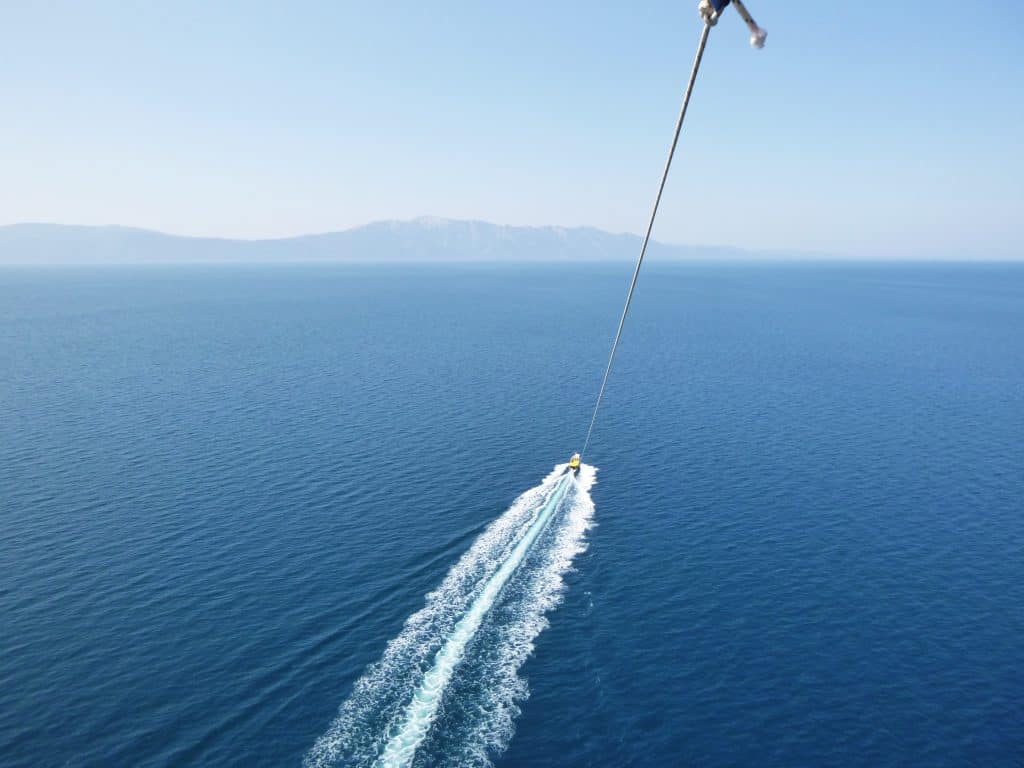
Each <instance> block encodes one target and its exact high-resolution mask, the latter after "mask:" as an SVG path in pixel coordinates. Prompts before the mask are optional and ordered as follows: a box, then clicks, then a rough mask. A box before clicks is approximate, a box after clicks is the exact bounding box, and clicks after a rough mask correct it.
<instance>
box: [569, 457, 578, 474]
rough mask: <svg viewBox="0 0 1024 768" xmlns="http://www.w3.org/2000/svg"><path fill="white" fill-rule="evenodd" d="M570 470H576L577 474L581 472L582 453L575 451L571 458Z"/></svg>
mask: <svg viewBox="0 0 1024 768" xmlns="http://www.w3.org/2000/svg"><path fill="white" fill-rule="evenodd" d="M569 471H570V472H575V473H576V474H577V475H578V474H579V473H580V455H579V454H578V453H574V454H573V455H572V458H571V459H569Z"/></svg>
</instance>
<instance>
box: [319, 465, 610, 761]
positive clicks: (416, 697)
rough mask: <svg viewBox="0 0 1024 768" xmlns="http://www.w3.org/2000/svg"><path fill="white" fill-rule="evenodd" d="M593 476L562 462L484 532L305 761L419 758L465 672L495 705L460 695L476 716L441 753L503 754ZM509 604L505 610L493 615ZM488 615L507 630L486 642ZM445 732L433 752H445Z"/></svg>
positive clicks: (584, 517)
mask: <svg viewBox="0 0 1024 768" xmlns="http://www.w3.org/2000/svg"><path fill="white" fill-rule="evenodd" d="M594 478H595V470H594V468H593V467H589V466H586V465H584V467H583V468H582V471H581V473H580V475H579V477H578V478H577V479H576V480H574V479H573V477H572V476H571V475H567V474H565V465H561V466H559V467H556V468H555V471H554V472H552V473H551V474H550V475H549V476H548V477H547V478H545V479H544V481H543V482H542V483H541V484H540V485H539V486H537V487H535V488H532V489H531V490H529V491H527V492H526V493H524V494H523V495H522V496H520V497H519V498H518V499H517V500H516V501H515V503H514V504H513V505H512V506H511V507H510V508H509V509H508V510H507V511H506V512H505V513H504V514H503V515H502V516H501V517H499V518H498V519H497V520H495V521H494V522H493V523H491V525H489V526H488V527H487V529H486V530H485V531H484V532H483V533H482V534H480V536H479V537H478V538H477V540H476V541H475V542H474V543H473V545H472V546H471V547H470V549H469V550H468V551H467V552H466V553H465V554H464V555H463V556H462V558H460V559H459V561H458V562H457V563H456V564H455V565H454V566H453V567H452V569H451V570H450V571H449V573H448V575H447V576H446V577H445V579H444V581H443V582H442V583H441V585H440V586H439V587H438V589H437V590H435V591H434V592H432V593H430V594H429V595H428V596H427V604H426V606H425V607H424V608H423V609H422V610H420V611H418V612H417V613H415V614H414V615H413V616H411V617H410V618H409V619H408V621H407V622H406V625H405V627H404V628H403V630H402V632H401V633H400V634H399V635H398V636H397V637H396V638H395V639H394V640H392V641H391V642H390V643H389V644H388V647H387V649H386V650H385V653H384V656H383V658H382V659H381V660H380V661H379V662H378V663H376V664H374V665H372V666H371V667H370V668H369V669H368V670H367V672H366V673H365V674H364V675H363V677H362V678H360V680H359V681H357V683H356V685H355V688H354V690H353V693H352V696H351V697H350V698H349V700H348V701H346V702H345V704H344V705H343V706H342V708H341V712H340V713H339V716H338V718H337V719H336V720H335V722H334V723H332V725H331V727H330V728H329V729H328V731H327V732H326V733H325V734H324V735H323V736H321V737H320V739H318V740H317V743H316V744H315V745H314V746H313V748H312V749H311V750H310V752H309V753H308V754H307V755H306V759H305V765H306V766H307V768H323V767H325V766H330V765H337V764H344V765H346V766H370V765H373V766H380V768H392V767H393V766H409V765H411V764H412V763H413V761H414V760H415V759H416V755H417V750H419V749H420V748H421V747H422V748H423V749H424V750H426V749H427V747H425V746H423V742H424V741H425V740H426V739H427V737H428V735H430V734H431V729H432V727H433V726H434V724H435V723H436V722H438V716H439V712H440V709H441V705H442V701H443V700H444V697H445V693H446V691H448V690H453V691H461V688H460V686H461V683H459V684H455V683H454V682H453V681H454V680H456V679H458V680H463V679H464V678H465V677H466V675H469V676H470V677H469V678H468V679H475V680H479V681H481V682H483V681H486V686H485V689H483V690H482V691H478V692H477V693H476V694H471V695H472V696H474V697H475V696H478V695H483V696H484V697H485V699H486V700H487V702H489V704H488V706H487V707H482V708H481V707H477V706H475V705H473V704H472V702H471V701H470V700H469V699H467V700H466V701H465V702H464V701H463V700H462V697H464V696H465V695H467V694H466V693H465V692H460V693H457V694H455V693H453V695H457V696H458V697H459V698H458V699H457V702H458V706H460V707H461V706H462V705H463V704H469V705H470V708H469V711H472V712H473V713H474V715H473V717H472V718H471V721H470V722H463V723H462V724H461V726H460V727H459V729H458V731H457V732H452V731H446V735H445V738H446V739H447V741H446V746H445V754H444V755H443V758H444V760H449V761H450V762H452V763H458V764H461V765H489V764H490V760H489V754H495V753H497V752H500V751H501V750H503V749H504V748H505V747H506V746H507V743H508V740H509V739H510V738H511V736H512V733H513V731H514V725H513V722H514V718H515V717H516V715H517V714H518V711H519V710H518V707H517V706H516V703H515V702H516V700H517V699H523V698H525V697H526V696H527V695H528V690H527V686H526V683H525V681H523V680H522V679H520V678H519V677H518V674H517V673H518V670H519V667H520V666H521V665H522V663H523V662H524V661H525V660H526V658H527V657H528V656H529V655H530V653H531V652H532V648H533V639H534V638H535V637H536V636H537V634H539V633H540V632H541V631H542V630H543V629H544V627H545V626H547V621H546V619H545V617H544V614H545V613H546V612H547V611H549V610H551V609H552V608H553V607H554V606H555V605H557V603H558V602H559V601H560V599H561V591H562V576H563V574H564V573H565V571H567V570H568V569H569V567H570V565H571V563H572V560H573V558H574V557H575V555H576V554H578V553H579V552H581V551H582V550H583V549H584V548H585V545H584V542H583V537H584V535H585V533H586V530H587V528H588V527H589V526H590V521H591V517H592V513H593V504H592V502H591V501H590V496H589V494H588V492H587V491H588V490H589V488H590V486H591V485H592V484H593V482H594ZM546 530H550V531H551V533H550V535H548V534H545V531H546ZM540 542H542V543H540ZM531 552H532V554H531ZM526 563H528V566H527V565H526ZM517 572H519V573H520V574H522V575H521V576H515V574H516V573H517ZM514 576H515V578H514V579H513V577H514ZM513 581H514V584H515V587H514V589H512V591H511V592H509V591H508V590H507V589H506V587H507V586H508V585H509V583H510V582H513ZM499 601H500V603H501V605H502V608H501V611H500V613H499V614H498V615H500V616H502V618H501V619H497V618H494V619H489V618H487V617H488V615H489V614H491V613H492V610H491V609H492V608H493V607H494V606H495V605H496V604H497V603H498V602H499ZM485 621H486V622H487V625H488V626H489V627H490V626H491V625H492V623H493V622H495V621H497V622H498V624H496V625H494V627H492V629H498V630H499V634H498V635H496V636H494V637H492V638H491V639H489V640H488V642H487V646H486V648H483V647H481V648H479V649H478V648H476V647H475V645H474V644H473V643H472V641H473V639H474V637H476V636H477V635H479V634H480V632H479V630H480V629H481V625H482V624H483V623H484V622H485ZM492 629H488V630H487V631H488V633H490V632H491V631H492ZM488 637H490V635H488ZM471 649H472V650H471ZM460 669H462V670H463V671H462V672H460V671H459V670H460ZM424 670H426V672H424ZM453 703H454V702H453ZM446 707H447V705H446ZM456 733H457V734H458V735H457V738H455V741H452V738H453V737H455V736H456ZM437 735H439V734H435V736H437ZM435 736H431V738H430V743H431V745H432V746H431V747H430V749H437V748H438V743H437V742H436V741H435ZM455 753H458V754H455ZM424 757H426V755H425V756H424ZM431 759H434V758H433V756H431ZM437 759H439V760H440V759H441V757H440V756H439V757H438V758H437Z"/></svg>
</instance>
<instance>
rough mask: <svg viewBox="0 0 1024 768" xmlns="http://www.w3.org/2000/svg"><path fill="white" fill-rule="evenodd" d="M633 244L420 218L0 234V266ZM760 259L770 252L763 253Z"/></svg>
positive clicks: (574, 257) (616, 237) (476, 255)
mask: <svg viewBox="0 0 1024 768" xmlns="http://www.w3.org/2000/svg"><path fill="white" fill-rule="evenodd" d="M639 247H640V238H639V237H637V236H636V235H629V234H612V233H610V232H604V231H602V230H599V229H593V228H590V227H574V228H565V227H509V226H502V225H499V224H489V223H487V222H483V221H456V220H451V219H436V218H420V219H414V220H412V221H382V222H377V223H374V224H367V225H366V226H362V227H355V228H353V229H348V230H344V231H340V232H328V233H325V234H319V235H302V236H299V237H287V238H280V239H273V240H230V239H223V238H207V237H181V236H177V235H168V234H164V233H162V232H154V231H151V230H145V229H133V228H129V227H83V226H66V225H61V224H13V225H10V226H5V227H0V264H186V263H218V262H234V263H270V262H296V263H300V262H430V261H460V262H470V261H474V262H501V261H552V262H556V261H580V262H583V261H618V260H627V259H634V258H636V255H637V250H638V249H639ZM650 253H651V254H652V255H657V256H658V257H660V258H671V259H687V258H730V257H731V258H743V257H750V256H754V255H757V254H756V253H755V252H751V251H743V250H740V249H737V248H726V247H717V246H708V247H703V246H679V245H665V244H663V243H652V244H651V248H650ZM762 255H767V254H762Z"/></svg>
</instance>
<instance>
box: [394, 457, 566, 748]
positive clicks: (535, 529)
mask: <svg viewBox="0 0 1024 768" xmlns="http://www.w3.org/2000/svg"><path fill="white" fill-rule="evenodd" d="M572 483H573V477H572V475H570V474H566V475H565V476H564V477H562V478H561V479H560V480H559V481H558V483H557V484H556V485H555V487H554V488H553V489H552V491H551V495H550V496H549V497H548V499H547V501H546V502H545V503H544V506H542V507H541V509H540V511H539V512H538V513H537V516H536V517H535V518H534V520H533V522H532V523H531V524H530V527H529V528H528V529H527V530H526V533H525V534H524V535H523V537H522V538H521V539H520V540H519V543H518V544H516V546H515V548H514V549H513V550H512V552H511V553H509V556H508V558H507V559H506V560H505V562H503V563H502V564H501V567H500V568H498V570H497V571H496V572H495V573H494V574H493V575H492V576H491V577H490V578H489V579H488V580H487V583H486V584H484V588H483V589H482V590H481V591H480V594H479V595H478V596H477V598H476V600H474V601H473V603H472V604H471V605H470V606H469V610H467V611H466V613H465V615H464V616H463V617H462V618H461V619H459V623H458V624H456V625H455V631H454V632H452V633H451V635H449V636H448V639H447V640H446V641H445V644H444V646H443V647H442V648H441V650H440V651H438V653H437V656H436V657H435V658H434V666H433V667H432V668H431V669H430V671H429V672H427V674H426V675H424V676H423V682H422V683H421V684H420V687H419V689H417V691H416V693H415V694H413V697H412V702H411V703H410V704H409V708H408V709H407V710H406V711H405V722H403V723H402V726H401V728H400V729H399V731H398V733H397V734H396V735H395V736H393V737H392V738H391V739H390V740H389V741H388V743H387V746H386V747H385V748H384V753H383V754H382V755H381V756H380V760H378V761H377V765H379V766H381V768H405V766H408V765H409V764H410V763H411V762H412V758H413V756H414V755H415V754H416V749H417V747H419V745H420V743H421V742H422V741H423V739H424V738H425V737H426V735H427V731H428V730H429V729H430V726H431V724H432V723H433V722H434V717H435V716H436V715H437V708H438V706H440V704H441V696H442V695H444V691H445V688H446V687H447V686H448V682H449V681H450V680H451V678H452V674H453V673H454V672H455V667H456V665H458V663H459V662H460V661H461V660H462V655H463V653H464V652H465V650H466V645H467V644H468V643H469V641H470V640H472V639H473V635H475V634H476V631H477V629H479V628H480V622H481V621H483V618H484V616H485V615H486V614H487V612H488V611H489V610H490V609H491V606H492V605H494V601H495V599H496V598H497V597H498V593H499V592H501V589H502V587H504V586H505V584H506V583H507V582H508V580H509V578H510V577H511V576H512V574H513V573H514V572H515V570H516V568H518V567H519V564H520V563H521V562H523V558H524V557H526V553H527V552H528V551H529V550H530V547H532V546H533V543H534V542H535V541H536V540H537V537H538V536H539V535H540V533H541V531H543V530H544V529H545V528H546V527H547V524H548V522H549V521H550V520H551V515H552V513H553V512H554V511H555V510H556V509H558V507H559V506H560V505H561V503H562V501H563V500H564V499H565V494H566V493H567V492H568V490H569V488H570V487H571V486H572Z"/></svg>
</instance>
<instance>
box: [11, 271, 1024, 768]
mask: <svg viewBox="0 0 1024 768" xmlns="http://www.w3.org/2000/svg"><path fill="white" fill-rule="evenodd" d="M630 268H631V267H630V265H625V264H624V265H620V266H614V267H609V266H603V267H572V268H570V267H566V266H537V265H533V266H529V267H526V266H523V267H518V266H507V267H493V266H491V267H454V266H445V267H441V266H438V267H416V268H409V267H398V266H390V267H380V268H371V267H359V268H354V267H326V266H324V267H284V266H281V267H261V268H243V267H221V268H213V267H207V268H198V267H197V268H184V267H181V268H138V269H69V270H60V269H49V270H32V269H23V270H17V269H6V270H3V271H0V764H2V765H3V766H12V767H13V766H121V765H124V766H129V765H130V766H185V765H204V766H205V765H210V766H214V765H215V766H235V765H237V766H256V765H268V766H269V765H273V766H280V765H296V766H297V765H302V764H303V763H305V764H306V765H311V766H313V765H315V766H319V765H330V764H339V765H365V764H372V763H373V762H374V760H375V759H376V758H377V757H380V756H381V755H385V753H386V755H385V756H387V757H388V760H389V761H392V758H394V762H395V764H401V762H402V761H403V760H408V759H409V755H411V756H412V757H411V759H412V761H413V764H414V765H416V766H428V765H430V766H440V765H456V764H469V765H485V764H487V763H493V764H494V765H497V766H501V767H503V768H512V767H516V768H521V767H525V766H530V767H531V768H532V767H534V766H546V765H552V766H555V765H557V766H666V765H672V766H676V765H679V766H687V765H692V766H737V765H750V766H795V765H807V766H812V765H813V766H831V765H836V766H838V765H853V766H905V765H929V766H1021V765H1024V502H1022V498H1024V266H1013V265H1009V266H1008V265H1002V266H1000V265H984V264H982V265H971V266H969V265H908V264H896V265H849V264H845V265H813V264H769V265H750V264H746V265H742V264H688V265H659V264H652V265H651V269H649V270H648V271H645V273H644V274H643V275H642V278H641V281H640V286H639V288H638V292H637V296H636V299H635V302H634V308H633V311H632V313H631V317H630V322H629V325H628V326H627V330H626V334H625V337H624V341H623V347H622V348H621V350H620V353H619V357H618V360H617V368H616V371H615V372H614V374H613V378H612V380H611V383H610V384H609V389H608V392H607V394H606V399H605V405H604V410H603V413H602V416H601V419H600V421H599V423H598V426H597V428H596V430H595V434H594V439H593V442H592V445H591V449H590V451H589V453H588V456H586V457H585V459H586V461H587V463H588V464H589V465H590V466H589V467H587V468H586V470H585V472H584V473H583V474H581V478H580V480H578V481H576V480H571V479H570V480H569V481H563V480H561V479H560V478H559V476H558V475H557V469H556V465H558V464H560V463H562V462H564V461H565V460H566V458H567V457H568V456H569V454H570V453H571V452H572V451H573V450H577V449H578V447H579V444H580V442H581V440H582V438H583V432H584V431H585V429H586V425H587V420H588V418H589V409H590V407H591V405H592V402H593V397H594V395H595V394H596V390H597V386H598V384H599V381H600V375H601V371H602V369H603V365H604V362H605V358H606V355H607V346H608V344H609V342H610V339H611V336H612V334H613V333H614V329H615V324H616V322H617V313H618V311H619V307H620V302H621V300H622V299H623V298H624V292H625V288H626V281H627V280H628V276H629V272H630ZM531 536H532V537H533V538H528V537H531ZM520 545H522V546H520ZM510 564H511V565H510ZM506 566H509V567H506ZM511 566H515V567H511ZM474 609H480V610H479V611H476V612H475V613H474ZM410 617H411V618H410ZM467 617H469V618H467ZM430 675H433V677H430ZM417 718H419V719H417ZM409 738H413V740H414V741H415V744H414V745H413V747H414V748H413V749H412V750H411V751H410V750H406V751H405V752H403V751H402V750H403V747H402V744H403V743H404V744H408V743H409V742H408V741H405V742H402V739H409ZM396 739H397V740H398V741H395V740H396ZM392 742H394V744H392ZM399 742H401V743H399ZM388 750H390V751H388Z"/></svg>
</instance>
